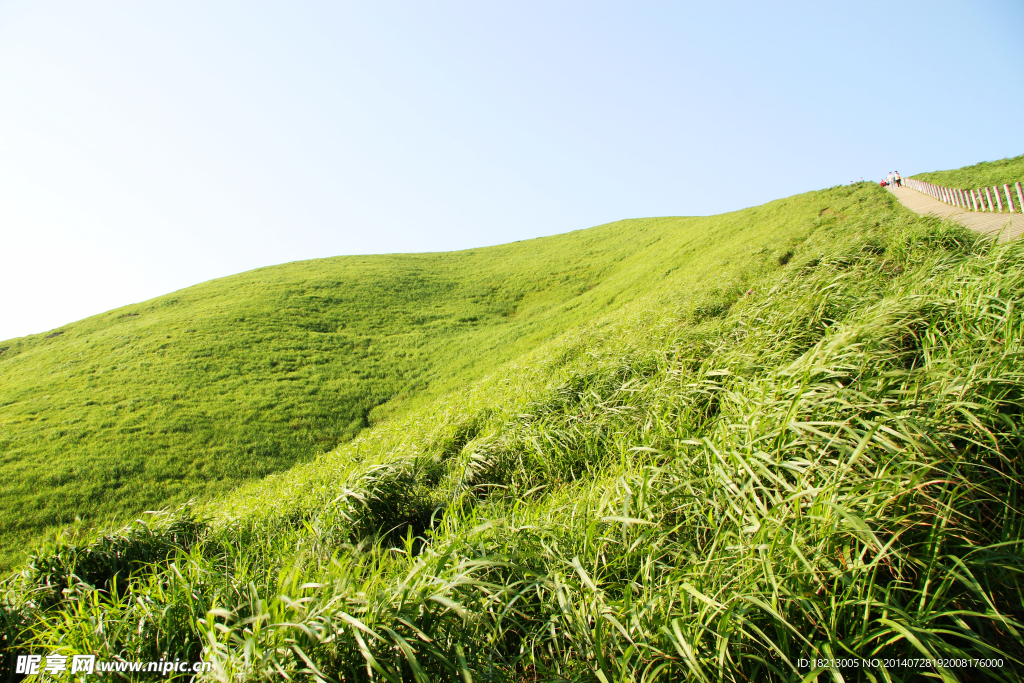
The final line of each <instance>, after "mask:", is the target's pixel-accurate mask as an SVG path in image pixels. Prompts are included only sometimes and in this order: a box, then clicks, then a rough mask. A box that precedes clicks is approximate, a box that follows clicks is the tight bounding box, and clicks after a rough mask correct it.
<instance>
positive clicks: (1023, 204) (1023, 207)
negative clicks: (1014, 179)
mask: <svg viewBox="0 0 1024 683" xmlns="http://www.w3.org/2000/svg"><path fill="white" fill-rule="evenodd" d="M1016 187H1017V201H1018V202H1019V203H1020V212H1021V213H1024V191H1022V190H1021V187H1020V183H1016Z"/></svg>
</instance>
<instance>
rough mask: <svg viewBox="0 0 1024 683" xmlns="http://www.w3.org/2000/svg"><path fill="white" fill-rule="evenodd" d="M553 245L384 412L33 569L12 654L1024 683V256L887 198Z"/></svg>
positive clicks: (3, 604) (7, 646) (6, 604)
mask: <svg viewBox="0 0 1024 683" xmlns="http://www.w3.org/2000/svg"><path fill="white" fill-rule="evenodd" d="M584 239H593V242H591V244H592V245H593V246H592V247H591V248H590V251H591V252H593V253H591V254H589V255H587V256H586V257H585V258H583V257H581V259H583V260H580V261H577V262H576V265H577V266H578V267H579V268H580V269H582V268H583V267H584V265H585V263H584V261H585V262H586V263H596V264H606V266H603V267H601V268H600V269H598V271H591V272H597V273H599V277H593V278H591V277H589V274H590V273H589V272H588V273H587V276H583V273H584V272H586V271H583V270H573V269H571V268H566V265H567V264H570V265H571V264H572V263H573V261H572V258H573V252H574V250H575V251H577V252H578V253H579V254H583V253H585V252H586V249H584V248H583V247H581V246H580V245H581V241H582V240H584ZM526 246H529V247H530V248H531V249H534V250H535V251H533V252H532V253H533V254H534V256H532V257H531V259H523V260H520V261H518V262H517V263H515V264H514V265H509V266H508V267H507V268H506V266H505V265H503V264H502V263H501V261H502V260H503V259H504V260H506V261H512V260H513V259H517V258H518V257H519V256H520V255H521V254H523V253H526V252H524V251H520V250H521V249H524V245H522V244H520V245H506V246H504V247H496V248H494V250H495V251H494V254H496V255H497V254H501V255H503V256H502V257H501V258H498V257H496V258H495V259H493V260H492V261H491V262H490V263H492V266H493V270H492V271H488V272H490V273H505V274H507V277H508V278H509V279H510V280H512V281H513V282H519V283H521V285H517V287H518V288H517V289H515V290H513V291H515V292H516V294H515V295H513V296H512V297H511V298H512V299H516V297H519V293H523V295H522V296H521V297H519V298H518V300H517V301H515V305H516V308H515V315H511V314H510V312H509V308H508V307H507V306H508V304H507V303H505V302H506V301H507V298H502V297H497V298H498V299H500V300H501V302H502V303H488V306H491V308H488V309H486V311H490V313H487V312H486V311H484V310H483V309H474V310H472V311H471V312H469V313H462V312H461V307H468V306H469V304H465V303H460V304H459V306H460V309H459V312H458V313H457V314H453V315H458V316H459V317H458V318H456V320H455V321H454V322H449V323H448V324H449V326H450V327H449V329H451V330H457V331H458V333H457V334H456V333H455V332H454V331H453V332H451V333H449V334H447V336H445V337H440V338H438V340H436V341H431V342H430V343H431V344H433V346H430V347H429V348H430V349H431V350H432V352H433V353H434V354H435V355H433V356H431V359H432V360H433V359H440V360H437V361H436V364H434V365H426V364H422V365H420V366H418V367H420V368H426V369H424V370H422V374H420V375H415V376H414V374H413V372H412V371H410V372H409V374H407V375H403V376H402V380H403V381H407V382H409V384H406V385H403V386H405V387H408V388H407V389H404V390H403V391H405V393H404V394H403V393H401V392H399V393H396V394H395V395H396V396H397V397H398V401H397V402H396V403H394V404H392V405H391V409H390V410H388V411H387V412H386V413H385V412H384V411H383V410H381V408H378V409H377V410H378V411H379V412H378V413H377V414H386V419H383V420H381V421H379V422H377V423H376V424H373V425H372V426H371V427H370V428H368V429H364V430H362V431H361V432H360V433H359V434H358V435H356V436H355V437H354V438H353V439H351V440H350V441H347V442H345V443H342V444H341V445H339V446H338V447H337V448H335V449H333V450H330V451H328V452H325V453H322V454H320V455H317V456H316V457H315V458H312V459H310V458H301V459H300V460H301V461H300V462H298V464H296V465H295V466H293V467H291V468H289V469H287V470H286V471H281V472H278V473H273V474H270V475H268V476H266V477H264V478H262V479H260V480H258V481H257V480H252V481H249V482H247V483H242V485H241V486H239V487H238V488H235V489H234V490H232V491H231V492H230V493H227V494H225V495H216V496H213V495H211V496H209V497H207V498H206V499H205V500H203V501H202V502H201V503H199V504H196V505H187V506H183V507H181V508H179V509H177V510H173V511H167V512H161V513H157V514H150V515H146V516H144V517H143V518H142V519H140V520H138V521H136V522H133V523H131V524H129V525H127V526H124V527H122V528H120V529H115V530H108V531H106V532H105V533H102V534H100V533H98V532H96V531H81V532H79V533H77V535H76V533H72V532H68V533H67V534H65V535H64V536H63V537H62V539H60V540H59V541H58V542H55V543H54V544H52V545H50V546H48V547H46V548H44V549H42V550H41V551H39V552H36V553H34V554H32V556H31V557H29V558H28V561H27V562H26V563H25V565H23V569H22V571H21V572H19V573H18V574H17V575H15V576H13V577H11V578H10V579H8V580H7V581H6V582H4V583H3V584H2V586H0V587H2V599H0V624H2V625H3V629H4V630H3V638H4V641H3V643H2V645H3V646H4V648H3V651H5V654H4V657H6V664H2V663H0V675H3V674H6V673H8V672H10V671H12V669H11V667H10V661H11V658H12V657H14V656H15V655H17V654H19V653H25V652H45V653H48V654H49V653H52V654H59V655H64V656H70V655H73V654H94V655H96V656H97V657H98V659H99V660H100V661H103V662H133V661H156V660H161V659H163V660H167V661H170V660H175V661H177V660H181V661H188V662H194V661H198V660H203V661H207V662H210V663H211V664H212V667H213V670H212V671H211V672H210V673H209V674H207V675H206V676H205V677H206V678H208V679H210V680H223V681H227V680H233V681H239V680H244V681H256V680H260V681H272V680H273V681H278V680H282V679H285V680H310V681H313V680H339V681H371V680H388V681H392V682H394V683H398V682H400V681H417V683H419V682H422V681H430V680H464V681H473V680H477V681H479V680H488V681H507V682H509V683H512V682H516V683H518V682H520V681H581V682H582V681H588V682H589V681H644V682H649V681H676V680H718V681H735V682H737V683H738V682H740V681H762V680H763V681H776V680H777V681H807V680H814V679H815V678H816V677H818V679H821V680H824V679H825V678H826V677H827V678H830V679H836V680H839V679H840V676H841V677H843V679H844V680H908V681H909V680H918V679H923V678H924V677H929V678H932V677H941V678H942V679H943V680H965V681H970V680H997V681H999V680H1002V681H1015V680H1020V678H1021V675H1022V674H1024V647H1022V646H1021V643H1022V642H1024V639H1022V637H1021V635H1022V633H1024V609H1022V605H1024V514H1022V512H1024V511H1022V510H1021V509H1020V501H1021V500H1022V499H1024V490H1022V482H1024V469H1022V464H1024V459H1022V455H1024V435H1022V433H1021V430H1020V427H1019V425H1020V424H1021V416H1022V414H1024V373H1022V372H1021V367H1020V358H1021V355H1022V353H1024V246H1022V244H1021V243H1019V242H1013V243H1009V244H1005V245H995V244H993V243H992V242H990V241H987V240H986V239H985V238H983V237H981V236H979V235H976V234H973V233H970V232H968V231H966V230H964V229H962V228H959V227H957V226H955V225H950V224H943V223H942V222H940V221H939V220H937V219H935V218H933V217H927V216H924V217H922V216H918V215H916V214H913V213H911V212H909V211H908V210H906V209H904V208H903V207H902V206H900V205H898V204H897V203H896V202H895V201H894V199H893V198H892V196H891V195H889V194H888V193H886V192H884V191H883V190H881V189H880V188H878V187H877V186H875V185H873V184H867V183H863V184H859V185H856V186H851V187H838V188H832V189H831V190H825V191H821V192H813V193H807V194H805V195H800V196H797V197H792V198H789V199H786V200H781V201H778V202H773V203H771V204H767V205H765V206H762V207H756V208H754V209H748V210H745V211H740V212H736V213H733V214H728V215H725V216H718V217H711V218H701V219H654V220H648V221H636V222H623V223H619V224H613V225H610V226H602V227H601V228H597V229H594V230H591V231H583V232H582V233H573V234H570V235H565V236H561V237H559V238H550V241H545V240H537V241H534V242H531V243H526ZM546 246H552V247H553V248H552V249H550V250H549V251H547V252H544V253H546V254H547V257H546V258H547V260H546V261H545V260H543V259H539V258H538V257H537V256H536V255H537V254H538V253H539V252H542V251H543V249H542V248H543V247H546ZM554 247H557V248H554ZM602 250H603V251H602ZM487 251H488V250H477V253H476V254H474V255H473V257H474V258H475V257H478V256H479V255H480V252H487ZM389 258H390V257H389ZM410 258H412V257H410ZM415 258H422V259H424V260H425V261H429V260H431V259H439V261H438V262H442V261H443V260H444V259H454V258H462V259H468V258H469V256H468V255H467V254H465V253H463V254H461V255H459V254H451V255H423V256H417V257H415ZM371 261H372V259H371ZM321 263H323V262H321ZM458 263H461V264H463V266H464V268H463V269H464V271H465V272H466V274H467V275H469V274H472V273H477V272H479V271H477V270H475V269H472V268H469V267H466V266H465V264H466V263H467V261H465V260H463V261H458ZM306 265H307V266H308V265H309V264H306ZM474 265H479V264H474ZM288 267H292V266H288ZM393 270H394V269H393V268H392V267H389V268H388V271H389V272H391V271H393ZM552 271H553V272H554V273H555V275H547V274H545V273H551V272H552ZM524 273H533V275H530V276H528V277H526V276H523V274H524ZM574 273H575V274H574ZM455 275H458V273H454V274H453V276H452V279H451V280H449V281H448V282H449V283H452V282H461V281H462V280H458V278H456V277H455ZM239 277H241V276H239ZM517 277H518V278H520V279H518V280H517V279H516V278H517ZM479 281H486V282H488V283H491V286H497V284H498V281H497V280H496V279H495V280H486V279H481V280H479ZM479 281H475V282H479ZM537 282H542V283H552V282H558V283H560V286H561V287H562V289H559V290H557V292H559V294H557V296H556V295H555V294H551V295H550V296H548V295H546V294H544V293H545V292H549V291H551V290H552V289H553V287H544V286H542V285H536V284H532V283H537ZM467 287H468V285H467ZM474 287H476V285H475V284H474ZM403 291H404V290H403ZM451 291H452V292H458V291H460V290H458V289H457V288H455V287H454V286H452V287H451ZM464 291H475V292H480V291H481V289H479V288H476V289H473V288H468V289H467V290H464ZM492 291H494V290H492ZM503 291H504V290H503ZM534 296H535V297H536V298H531V297H534ZM466 298H467V297H466V296H463V298H462V299H458V301H459V302H462V301H464V300H465V299H466ZM492 301H493V300H488V302H492ZM531 302H533V303H531ZM364 310H365V309H364ZM481 311H483V312H481ZM488 316H490V317H488ZM139 317H140V318H141V317H142V315H141V311H140V316H139ZM472 317H476V318H477V320H476V321H469V318H472ZM460 318H465V319H466V321H467V322H460V321H459V319H460ZM467 323H476V326H475V327H474V326H472V325H470V326H469V328H468V329H464V328H462V327H458V326H457V325H465V324H467ZM517 325H521V327H516V326H517ZM232 329H245V328H242V327H236V328H227V327H226V328H224V332H223V335H230V333H231V330H232ZM404 329H408V324H407V323H406V327H405V328H404ZM67 334H70V332H69V333H67ZM321 334H322V333H321ZM461 334H466V335H469V336H466V337H462V336H459V335H461ZM473 334H476V335H478V336H476V337H472V336H471V335H473ZM223 335H222V336H223ZM380 338H383V337H377V338H375V339H380ZM53 339H57V338H56V337H55V338H53ZM431 339H433V338H431ZM227 341H228V340H227V339H225V342H227ZM425 346H426V345H425ZM403 348H405V347H403ZM505 353H507V356H505V355H503V354H505ZM296 381H298V380H296ZM417 382H429V384H427V385H426V386H425V387H424V386H423V384H416V383H417ZM359 386H363V385H359ZM367 386H369V385H367ZM250 390H251V391H257V389H256V388H255V386H253V388H251V389H250ZM379 405H380V406H382V407H384V408H385V409H386V408H388V405H387V404H384V403H381V404H379ZM370 421H371V422H373V421H374V413H373V412H372V409H371V413H370ZM239 481H241V479H240V480H239ZM911 660H912V661H913V662H914V663H913V664H908V663H906V662H907V661H911ZM923 660H926V661H923ZM965 661H966V662H968V663H967V664H965V663H964V662H965ZM5 666H6V668H4V667H5ZM173 676H174V677H176V678H187V674H180V675H179V674H174V675H173Z"/></svg>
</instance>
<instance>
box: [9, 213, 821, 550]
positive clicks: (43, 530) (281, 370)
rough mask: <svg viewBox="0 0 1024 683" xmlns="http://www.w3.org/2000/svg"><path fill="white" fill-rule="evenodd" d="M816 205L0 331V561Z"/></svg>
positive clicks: (263, 455)
mask: <svg viewBox="0 0 1024 683" xmlns="http://www.w3.org/2000/svg"><path fill="white" fill-rule="evenodd" d="M822 201H832V200H831V199H829V200H823V199H820V198H818V197H815V196H813V195H812V196H807V197H802V198H797V199H794V200H791V201H789V202H779V203H776V204H774V205H767V206H765V207H762V208H758V209H751V210H747V211H745V212H737V213H735V214H729V215H725V216H720V217H714V218H707V219H699V218H663V219H644V220H630V221H622V222H619V223H614V224H610V225H605V226H600V227H597V228H592V229H589V230H583V231H577V232H574V233H569V234H566V235H560V236H556V237H549V238H543V239H536V240H531V241H527V242H521V243H515V244H509V245H503V246H498V247H490V248H486V249H474V250H468V251H462V252H454V253H444V254H409V255H389V256H368V257H338V258H331V259H323V260H319V261H309V262H301V263H291V264H286V265H282V266H274V267H270V268H263V269H260V270H256V271H252V272H249V273H243V274H240V275H235V276H231V277H227V278H222V279H219V280H214V281H211V282H207V283H204V284H201V285H197V286H195V287H190V288H188V289H184V290H181V291H179V292H175V293H173V294H169V295H167V296H164V297H160V298H157V299H154V300H152V301H147V302H143V303H141V304H138V305H135V306H128V307H125V308H122V309H118V310H115V311H111V312H109V313H105V314H102V315H99V316H94V317H92V318H88V319H85V320H81V321H78V322H76V323H71V324H69V325H66V326H64V327H62V328H60V329H58V330H54V331H51V332H49V333H45V334H40V335H34V336H31V337H26V338H22V339H15V340H10V341H6V342H2V343H0V348H2V349H3V352H2V354H0V453H2V456H0V511H2V512H0V548H2V549H3V554H2V555H0V566H10V565H11V563H12V562H14V561H15V558H16V557H18V556H21V555H20V554H21V553H23V552H24V550H25V547H26V542H30V541H32V540H33V539H38V538H40V537H44V536H48V535H50V534H52V532H53V531H55V530H56V529H58V528H60V527H61V526H62V525H66V524H70V523H73V522H74V521H75V519H76V517H77V518H80V519H82V520H84V521H85V522H86V523H87V525H88V524H90V523H95V522H103V521H107V522H109V521H110V520H111V519H112V518H115V517H126V516H130V515H135V514H137V513H139V512H141V511H143V510H149V509H158V508H162V507H166V506H173V505H176V504H178V503H181V502H184V501H186V500H188V499H190V498H193V497H195V498H200V499H203V498H207V497H209V496H213V495H216V494H220V493H224V492H227V491H229V490H231V489H233V488H234V487H236V486H238V485H239V484H240V483H243V482H246V481H250V480H258V479H260V478H261V477H263V476H266V475H267V474H269V473H272V472H277V471H281V470H284V469H287V468H288V467H290V466H291V465H293V464H295V463H297V462H301V461H304V460H308V459H310V458H312V457H313V456H314V455H315V454H316V453H317V452H322V451H325V450H329V449H331V448H333V447H334V446H335V445H337V444H338V443H340V442H343V441H345V440H348V439H350V438H352V437H353V436H355V435H356V434H358V433H359V432H360V430H361V429H363V428H365V427H366V426H367V425H368V424H370V423H373V422H374V421H376V420H377V419H379V418H381V417H384V416H387V415H391V414H394V413H396V412H401V411H402V410H403V406H407V405H411V404H416V403H417V402H423V401H425V400H427V399H428V398H429V397H431V396H437V395H440V394H443V393H444V392H445V391H447V390H450V389H451V388H454V387H457V386H461V385H462V384H463V383H465V382H467V381H470V380H472V379H475V378H478V377H480V376H482V375H483V374H485V373H486V372H488V371H490V370H492V369H493V368H495V367H497V365H498V364H500V363H502V362H504V361H507V360H509V359H511V358H514V357H516V356H517V355H519V354H521V353H522V352H524V351H526V350H529V349H530V348H532V347H533V346H534V345H536V344H537V343H538V342H539V341H541V340H543V339H546V338H550V337H551V336H552V335H555V334H557V333H560V332H562V331H564V330H566V329H570V328H572V327H573V326H574V325H577V324H579V323H581V322H583V321H587V320H590V319H592V318H593V317H594V316H597V315H604V314H607V313H608V312H609V311H613V310H615V309H616V308H618V307H620V306H621V305H622V304H624V303H626V302H628V301H630V300H632V299H633V298H635V297H637V296H639V295H641V294H645V293H647V292H649V291H651V289H652V288H656V287H659V286H667V285H666V282H667V281H669V280H671V281H674V282H677V283H680V284H684V283H685V285H686V286H693V284H694V283H696V282H699V281H700V279H701V278H703V277H706V276H707V275H708V274H709V273H710V272H711V269H714V268H716V267H717V266H718V264H720V263H725V262H728V261H730V259H732V263H733V264H734V267H732V268H730V269H729V270H728V278H726V279H729V278H739V279H742V278H744V277H746V271H747V270H750V269H753V270H757V269H759V268H762V267H764V264H766V263H768V264H771V263H775V259H777V257H778V256H779V254H781V253H783V252H785V251H786V250H788V249H789V248H790V246H791V244H795V243H797V242H799V241H800V240H801V239H803V238H804V237H805V236H806V235H807V234H808V233H809V231H810V230H812V229H813V228H814V226H815V225H816V223H817V222H820V220H827V217H826V218H825V219H819V217H818V215H817V213H818V211H820V210H821V209H822V208H823V207H822V206H819V204H820V203H821V202H822ZM783 207H787V208H786V209H783ZM757 250H761V251H759V252H758V255H757V256H756V257H751V255H750V254H751V253H752V252H756V251H757ZM776 252H779V253H776ZM698 266H699V268H700V270H699V276H697V277H694V275H693V273H689V274H688V273H687V272H686V271H687V269H688V268H694V267H698ZM734 271H735V272H734Z"/></svg>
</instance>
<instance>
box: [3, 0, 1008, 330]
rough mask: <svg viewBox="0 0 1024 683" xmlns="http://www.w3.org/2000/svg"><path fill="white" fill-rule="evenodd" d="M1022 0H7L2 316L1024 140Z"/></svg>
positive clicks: (503, 237)
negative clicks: (280, 265)
mask: <svg viewBox="0 0 1024 683" xmlns="http://www.w3.org/2000/svg"><path fill="white" fill-rule="evenodd" d="M1022 33H1024V3H1020V2H987V3H970V2H927V3H925V2H892V3H820V2H807V3H786V4H784V5H782V6H781V7H780V6H779V3H764V2H714V3H708V2H700V3H670V2H536V3H532V2H522V1H520V2H514V3H512V2H506V3H499V2H486V3H479V2H475V3H469V2H465V3H456V2H429V3H428V2H411V1H410V2H377V1H374V2H360V3H338V2H302V1H298V2H288V3H282V2H255V1H249V0H247V1H246V2H188V1H185V2H180V1H176V2H157V1H153V2H139V3H125V2H102V1H90V2H47V1H46V0H33V1H31V2H21V1H4V0H0V292H2V297H0V302H2V303H0V339H6V338H10V337H15V336H20V335H24V334H30V333H35V332H42V331H46V330H48V329H52V328H55V327H58V326H60V325H62V324H64V323H68V322H71V321H74V320H77V319H80V318H83V317H86V316H89V315H93V314H96V313H100V312H102V311H105V310H109V309H111V308H114V307H117V306H121V305H126V304H129V303H133V302H137V301H141V300H145V299H148V298H151V297H154V296H157V295H160V294H164V293H167V292H170V291H173V290H175V289H179V288H182V287H186V286H189V285H192V284H195V283H197V282H201V281H204V280H208V279H211V278H215V277H220V276H223V275H229V274H231V273H236V272H240V271H244V270H249V269H251V268H257V267H260V266H265V265H272V264H275V263H282V262H286V261H294V260H299V259H309V258H318V257H324V256H334V255H338V254H366V253H387V252H399V251H446V250H452V249H463V248H469V247H477V246H484V245H490V244H500V243H504V242H509V241H513V240H520V239H527V238H531V237H537V236H541V235H551V234H556V233H561V232H567V231H570V230H576V229H580V228H586V227H590V226H593V225H598V224H601V223H606V222H610V221H614V220H618V219H621V218H632V217H641V216H661V215H707V214H715V213H721V212H725V211H731V210H735V209H740V208H743V207H747V206H752V205H757V204H761V203H763V202H766V201H770V200H772V199H777V198H780V197H785V196H788V195H792V194H796V193H799V192H805V191H808V190H814V189H819V188H822V187H828V186H832V185H836V184H840V183H848V182H850V181H851V180H859V179H860V178H861V177H862V176H863V177H865V178H867V179H877V178H879V177H881V176H882V175H883V174H884V173H886V172H887V171H889V170H893V169H897V170H899V171H900V172H902V173H903V174H904V175H910V174H912V173H915V172H920V171H928V170H935V169H940V168H954V167H958V166H963V165H966V164H971V163H975V162H978V161H983V160H991V159H998V158H1003V157H1006V156H1016V155H1018V154H1021V153H1024V124H1022V121H1024V117H1022V116H1021V114H1022V110H1024V41H1022V40H1021V35H1022Z"/></svg>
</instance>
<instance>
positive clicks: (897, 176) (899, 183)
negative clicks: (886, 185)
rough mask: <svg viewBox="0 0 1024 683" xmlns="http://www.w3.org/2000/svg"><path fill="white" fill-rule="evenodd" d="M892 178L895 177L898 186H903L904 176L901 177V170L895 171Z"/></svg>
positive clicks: (894, 180)
mask: <svg viewBox="0 0 1024 683" xmlns="http://www.w3.org/2000/svg"><path fill="white" fill-rule="evenodd" d="M892 179H893V182H895V183H896V187H903V178H900V172H899V171H893V176H892Z"/></svg>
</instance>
